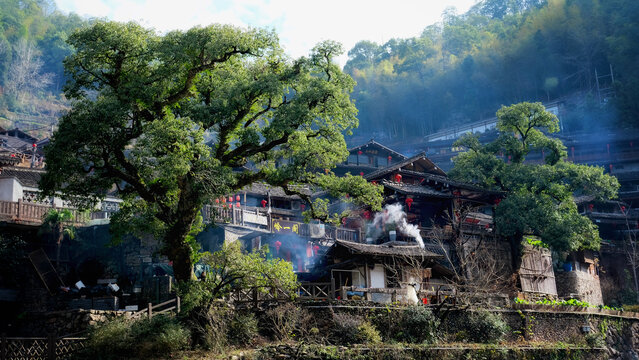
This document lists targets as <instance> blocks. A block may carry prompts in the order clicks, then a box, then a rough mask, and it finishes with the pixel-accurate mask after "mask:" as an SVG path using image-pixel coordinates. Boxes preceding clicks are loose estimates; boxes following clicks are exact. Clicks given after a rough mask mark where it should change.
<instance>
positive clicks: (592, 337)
mask: <svg viewBox="0 0 639 360" xmlns="http://www.w3.org/2000/svg"><path fill="white" fill-rule="evenodd" d="M585 339H586V344H588V346H591V347H596V348H605V347H606V339H605V338H604V336H603V335H602V334H601V333H598V332H594V333H590V334H586V336H585Z"/></svg>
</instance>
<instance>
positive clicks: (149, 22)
mask: <svg viewBox="0 0 639 360" xmlns="http://www.w3.org/2000/svg"><path fill="white" fill-rule="evenodd" d="M476 1H477V0H395V1H388V0H386V1H381V0H368V1H366V0H341V1H339V0H321V1H309V0H55V2H56V4H57V5H58V8H59V9H61V10H62V11H64V12H75V13H77V14H78V15H81V16H87V17H97V18H107V19H109V20H116V21H130V20H134V21H137V22H138V23H140V24H142V25H144V26H146V27H149V28H154V29H155V30H157V31H158V32H159V33H164V32H167V31H170V30H176V29H181V30H186V29H189V28H191V27H193V26H196V25H208V24H211V23H224V24H233V25H237V26H241V27H249V26H250V27H262V28H269V29H275V31H276V32H277V33H278V35H279V37H280V43H281V44H282V46H283V47H284V49H285V50H286V53H287V54H289V55H290V56H292V57H295V58H297V57H300V56H304V55H308V53H309V51H310V49H312V48H313V46H315V44H317V43H318V42H320V41H322V40H335V41H339V42H341V43H342V45H343V46H344V50H345V53H346V52H348V50H350V49H351V48H352V47H353V46H354V45H355V44H356V43H357V42H358V41H360V40H370V41H374V42H377V43H378V44H383V43H385V42H386V41H388V40H389V39H392V38H408V37H413V36H418V35H419V34H420V33H421V32H422V30H423V29H424V28H425V27H426V26H428V25H431V24H434V23H436V22H438V21H440V20H441V14H442V12H443V11H444V10H445V9H446V8H447V7H455V8H456V10H457V13H464V12H466V11H467V10H468V9H469V8H470V7H471V6H472V5H473V4H474V3H475V2H476ZM347 59H348V57H347V55H346V54H344V55H343V56H341V57H340V58H339V59H338V62H339V63H340V64H341V65H342V66H343V65H344V64H345V63H346V60H347Z"/></svg>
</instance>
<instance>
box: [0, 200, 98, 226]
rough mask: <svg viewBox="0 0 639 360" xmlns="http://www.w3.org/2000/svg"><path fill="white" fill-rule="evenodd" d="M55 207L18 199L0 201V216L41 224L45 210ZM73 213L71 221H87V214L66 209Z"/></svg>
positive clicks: (6, 218) (76, 222) (79, 222)
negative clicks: (14, 200) (15, 200)
mask: <svg viewBox="0 0 639 360" xmlns="http://www.w3.org/2000/svg"><path fill="white" fill-rule="evenodd" d="M55 208H56V207H54V206H51V205H42V204H32V203H27V202H23V201H22V200H18V201H17V202H13V201H0V217H1V218H4V219H5V220H8V221H13V222H19V223H36V224H41V223H42V219H43V218H44V216H45V215H46V213H47V212H49V210H51V209H55ZM68 210H70V211H71V213H72V214H73V222H74V223H75V224H81V223H85V222H87V221H88V216H87V214H85V213H82V212H80V211H78V210H77V209H68Z"/></svg>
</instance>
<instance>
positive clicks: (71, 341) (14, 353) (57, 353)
mask: <svg viewBox="0 0 639 360" xmlns="http://www.w3.org/2000/svg"><path fill="white" fill-rule="evenodd" d="M85 345H86V338H84V337H55V336H49V337H4V336H3V337H2V338H0V360H23V359H24V360H27V359H29V360H56V359H69V358H71V357H72V356H73V354H74V353H76V352H77V351H80V350H82V349H84V347H85Z"/></svg>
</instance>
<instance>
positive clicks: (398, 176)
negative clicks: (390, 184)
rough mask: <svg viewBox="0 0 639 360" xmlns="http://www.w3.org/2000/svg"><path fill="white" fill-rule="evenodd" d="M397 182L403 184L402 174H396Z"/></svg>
mask: <svg viewBox="0 0 639 360" xmlns="http://www.w3.org/2000/svg"><path fill="white" fill-rule="evenodd" d="M395 182H398V183H400V182H402V176H401V175H400V174H395Z"/></svg>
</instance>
